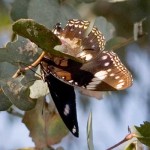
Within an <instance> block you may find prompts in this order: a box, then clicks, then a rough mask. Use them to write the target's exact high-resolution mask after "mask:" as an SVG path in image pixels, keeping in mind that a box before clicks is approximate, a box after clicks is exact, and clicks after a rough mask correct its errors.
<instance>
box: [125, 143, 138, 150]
mask: <svg viewBox="0 0 150 150" xmlns="http://www.w3.org/2000/svg"><path fill="white" fill-rule="evenodd" d="M125 150H136V144H135V143H130V144H129V145H128V146H127V147H126V148H125Z"/></svg>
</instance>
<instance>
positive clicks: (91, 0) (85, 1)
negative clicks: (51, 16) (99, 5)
mask: <svg viewBox="0 0 150 150" xmlns="http://www.w3.org/2000/svg"><path fill="white" fill-rule="evenodd" d="M76 1H77V2H78V3H83V2H84V3H93V2H95V1H96V0H76Z"/></svg>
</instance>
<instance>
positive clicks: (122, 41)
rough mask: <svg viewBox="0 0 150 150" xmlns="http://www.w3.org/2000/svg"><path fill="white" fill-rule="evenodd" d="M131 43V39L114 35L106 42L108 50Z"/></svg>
mask: <svg viewBox="0 0 150 150" xmlns="http://www.w3.org/2000/svg"><path fill="white" fill-rule="evenodd" d="M129 43H130V39H129V40H127V39H126V38H124V37H114V38H112V39H110V40H108V41H107V42H106V46H105V49H106V50H117V49H119V48H121V47H123V46H125V45H127V44H129Z"/></svg>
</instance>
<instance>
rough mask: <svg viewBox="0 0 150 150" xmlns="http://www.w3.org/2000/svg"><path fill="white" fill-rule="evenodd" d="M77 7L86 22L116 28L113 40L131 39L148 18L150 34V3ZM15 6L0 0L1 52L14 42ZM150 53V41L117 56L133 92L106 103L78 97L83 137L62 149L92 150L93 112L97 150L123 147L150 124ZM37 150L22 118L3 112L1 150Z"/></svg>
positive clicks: (105, 0) (131, 0)
mask: <svg viewBox="0 0 150 150" xmlns="http://www.w3.org/2000/svg"><path fill="white" fill-rule="evenodd" d="M72 1H73V2H72V4H74V5H75V6H76V8H77V10H78V12H79V13H80V15H81V17H83V18H92V17H93V16H103V17H104V18H106V19H107V20H108V21H109V22H111V24H112V25H113V27H114V29H115V32H114V33H113V34H114V35H113V36H118V37H120V36H121V37H125V38H127V39H128V38H130V37H132V36H133V24H134V23H135V22H138V21H140V20H141V19H143V18H146V21H144V22H143V28H144V31H145V32H147V33H148V34H149V30H150V28H149V15H150V9H149V8H150V1H149V0H144V1H143V0H126V1H123V0H122V1H121V0H120V1H117V0H116V1H115V0H114V1H113V0H97V1H95V2H93V3H90V2H89V0H87V2H88V3H87V2H86V0H84V2H82V1H81V0H76V1H75V0H72ZM74 1H75V2H74ZM91 1H92V0H91ZM12 2H13V0H0V47H4V46H5V44H6V43H7V42H8V41H10V39H11V35H12V31H11V23H12V20H11V19H10V15H9V13H10V9H11V3H12ZM87 16H88V17H87ZM108 39H109V38H108ZM149 50H150V38H149V35H147V36H144V37H143V38H141V39H139V40H138V41H137V42H133V43H130V44H128V45H127V46H125V47H123V48H121V49H118V50H117V51H115V52H116V53H117V54H118V55H119V56H120V58H121V60H122V61H123V62H124V63H125V64H126V66H127V67H128V68H129V70H130V71H131V72H132V74H133V78H134V82H133V86H132V87H130V88H129V89H127V90H125V91H118V92H111V93H107V94H105V96H104V98H103V99H102V100H97V99H95V98H89V97H87V96H84V95H81V94H80V93H79V92H78V91H76V93H77V113H78V123H79V128H80V137H79V138H74V137H73V136H72V135H71V134H70V135H68V136H66V137H65V138H64V139H63V140H62V142H61V143H60V144H58V145H60V146H62V147H64V149H65V150H69V149H70V147H71V149H72V150H76V149H82V150H86V149H88V147H87V140H86V126H87V119H88V116H89V113H90V112H92V116H93V140H94V147H95V150H105V149H107V148H109V147H111V146H112V145H114V144H116V143H117V142H119V141H120V140H121V139H123V138H124V136H125V135H126V134H127V133H128V126H129V127H131V128H132V127H133V126H134V125H136V126H139V125H140V124H142V123H143V121H150V115H149V114H150V71H149V65H150V53H149ZM58 145H56V147H57V146H58ZM33 146H34V143H33V142H32V140H31V138H30V137H29V131H28V129H27V128H26V127H25V125H24V124H23V123H21V118H19V117H15V116H13V115H10V114H8V113H7V112H0V150H14V149H17V148H24V147H33ZM116 149H119V148H116ZM120 149H121V148H120ZM145 149H148V148H145Z"/></svg>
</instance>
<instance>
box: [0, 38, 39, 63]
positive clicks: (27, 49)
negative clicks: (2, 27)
mask: <svg viewBox="0 0 150 150" xmlns="http://www.w3.org/2000/svg"><path fill="white" fill-rule="evenodd" d="M0 56H1V57H0V62H8V63H11V64H13V65H18V64H19V63H24V64H26V65H27V64H31V63H32V62H34V60H35V59H36V58H37V57H38V56H39V54H38V47H37V46H36V45H35V44H34V43H32V42H31V41H29V40H26V39H24V38H19V39H18V40H17V41H15V42H9V43H8V44H7V45H6V47H4V48H0ZM29 58H30V59H29Z"/></svg>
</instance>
